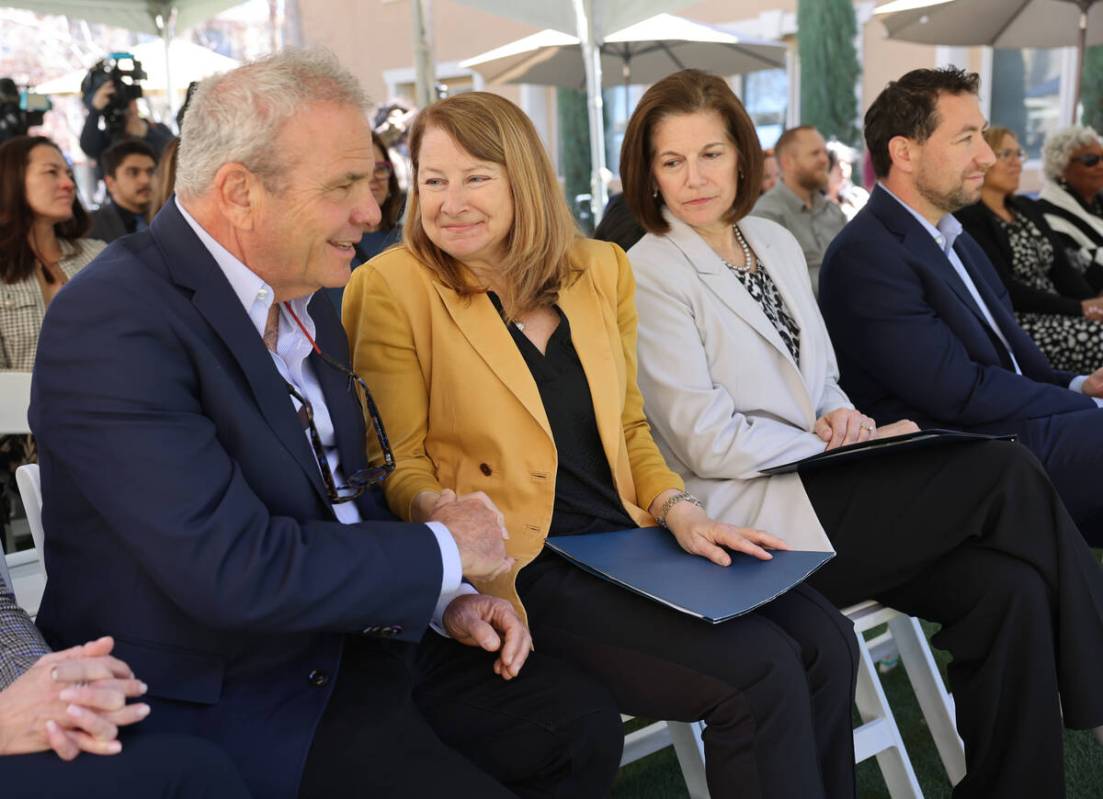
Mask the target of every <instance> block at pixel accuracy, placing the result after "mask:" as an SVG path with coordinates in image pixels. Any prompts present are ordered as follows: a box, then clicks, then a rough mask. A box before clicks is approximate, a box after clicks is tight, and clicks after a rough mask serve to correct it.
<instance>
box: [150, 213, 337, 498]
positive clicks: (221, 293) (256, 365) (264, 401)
mask: <svg viewBox="0 0 1103 799" xmlns="http://www.w3.org/2000/svg"><path fill="white" fill-rule="evenodd" d="M151 232H152V234H153V238H154V240H155V241H156V242H157V246H158V248H159V249H160V250H161V253H162V257H163V258H164V261H165V263H166V265H167V266H168V269H169V272H170V274H171V275H172V278H173V280H174V281H175V282H176V283H177V284H178V285H181V286H184V287H185V288H188V289H191V290H192V291H193V292H194V293H193V295H192V304H193V305H194V306H195V308H196V310H197V311H199V313H200V314H201V315H202V316H203V318H204V319H205V320H206V321H207V324H209V325H210V326H211V329H212V330H214V332H215V334H216V335H217V336H218V337H219V338H220V339H222V341H223V343H224V344H225V345H226V349H227V350H228V351H229V353H230V355H231V357H233V359H234V360H235V361H236V362H237V364H238V366H239V367H240V368H241V371H242V373H243V374H244V375H245V380H246V382H247V383H248V384H249V388H250V390H251V391H252V393H253V398H254V400H255V401H256V403H257V407H258V408H259V409H260V412H261V414H262V415H263V416H264V418H265V421H267V422H268V425H269V427H271V428H272V432H273V433H275V435H276V437H277V438H278V439H279V440H280V442H281V443H282V444H283V445H284V447H285V448H286V449H287V451H288V452H289V453H290V454H291V455H292V457H294V459H295V461H296V462H297V463H298V464H299V466H300V468H302V470H303V473H304V474H305V476H306V478H307V479H308V480H309V481H310V482H311V484H312V485H313V486H314V488H315V490H316V491H317V493H318V496H319V498H320V499H321V500H322V501H323V502H324V503H325V504H326V506H327V507H328V506H329V498H328V496H327V495H326V491H325V486H324V485H323V483H322V476H321V473H320V472H319V470H318V461H317V459H316V458H315V456H314V452H313V450H312V449H311V447H310V443H309V442H308V441H307V438H306V434H305V433H304V432H303V428H302V425H301V424H300V422H299V418H298V416H297V415H296V414H295V410H294V407H293V406H292V404H291V400H290V397H289V395H288V391H287V385H286V384H285V383H284V381H283V378H282V377H280V373H279V372H278V371H277V370H276V365H275V364H274V363H273V362H272V355H271V353H269V352H268V350H267V349H265V347H264V342H263V340H262V339H261V337H260V336H259V335H257V331H256V328H254V327H253V324H252V322H250V321H249V316H248V314H246V313H245V309H244V308H243V307H242V306H241V303H240V302H239V301H238V298H237V295H236V294H234V291H233V289H232V288H231V287H230V283H229V281H227V280H226V276H225V275H224V274H223V273H222V270H221V269H220V268H219V267H218V264H217V263H216V262H215V260H214V258H213V257H212V256H211V254H210V253H209V252H207V249H206V248H205V247H204V246H203V243H202V242H201V241H199V239H198V237H196V235H195V233H194V231H192V229H191V228H190V227H189V226H188V223H187V221H186V220H185V219H184V217H183V216H181V214H180V212H179V211H178V210H177V209H176V205H175V202H174V201H173V200H172V199H170V200H169V202H168V203H167V204H166V206H165V208H164V209H162V210H161V212H160V213H158V215H157V218H156V219H155V220H154V222H153V226H152V230H151ZM170 253H171V257H170V256H169V254H170Z"/></svg>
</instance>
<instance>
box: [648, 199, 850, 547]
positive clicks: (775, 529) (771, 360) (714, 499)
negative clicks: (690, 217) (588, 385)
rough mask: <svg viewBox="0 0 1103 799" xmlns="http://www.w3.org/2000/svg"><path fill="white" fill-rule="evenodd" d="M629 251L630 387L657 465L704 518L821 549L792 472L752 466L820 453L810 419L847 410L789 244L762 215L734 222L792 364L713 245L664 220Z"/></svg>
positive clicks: (820, 533) (819, 533)
mask: <svg viewBox="0 0 1103 799" xmlns="http://www.w3.org/2000/svg"><path fill="white" fill-rule="evenodd" d="M666 219H667V221H668V222H669V223H670V225H671V230H670V232H669V233H668V234H667V235H665V236H655V235H652V234H648V235H646V236H644V237H643V238H642V239H641V240H640V241H639V242H638V243H637V244H636V246H634V247H633V248H632V249H631V250H630V251H629V253H628V257H629V260H630V261H631V262H632V268H633V271H634V272H635V275H636V304H637V306H638V310H639V384H640V389H641V390H642V391H643V395H644V402H645V411H646V413H647V417H648V419H649V420H650V421H651V425H652V427H653V431H654V437H655V441H656V442H657V443H658V445H659V447H660V449H661V450H662V453H663V455H664V456H665V457H666V461H667V463H668V464H669V465H670V466H671V468H673V469H674V470H675V471H677V472H679V473H680V474H681V475H682V476H683V477H684V478H685V481H686V489H687V490H688V491H690V492H692V493H693V494H695V495H697V496H698V497H699V498H700V499H701V501H702V502H704V504H705V508H706V510H707V511H708V513H709V515H711V516H712V517H713V518H718V519H722V520H724V521H726V522H729V523H731V524H737V525H741V526H745V527H755V528H758V529H760V530H765V531H767V532H769V533H772V534H773V535H776V536H778V537H779V538H782V539H784V540H785V541H786V542H787V543H788V544H789V545H790V546H792V547H793V548H794V549H808V550H820V551H823V550H832V549H833V548H832V546H831V542H830V541H829V540H828V538H827V535H826V533H825V532H824V529H823V525H821V524H820V521H819V519H818V518H817V517H816V514H815V511H814V510H813V509H812V504H811V502H810V501H809V499H808V495H807V494H806V493H805V491H804V486H803V484H802V483H801V481H800V478H799V477H798V476H797V475H796V474H793V473H791V474H786V475H778V476H775V477H766V476H764V475H762V474H761V470H762V469H766V468H769V467H771V466H777V465H780V464H783V463H788V462H789V461H793V460H797V459H799V458H803V457H806V456H808V455H814V454H816V453H818V452H822V451H823V449H824V446H825V444H824V442H823V440H822V439H820V438H819V437H818V436H817V435H815V433H813V432H812V430H813V427H814V425H815V422H816V419H817V418H818V417H820V416H822V415H823V414H824V413H826V412H827V411H831V410H834V409H835V408H840V407H846V408H852V407H853V405H851V403H850V400H849V399H847V396H846V394H844V393H843V391H842V389H841V388H839V384H838V379H839V369H838V366H837V364H836V361H835V351H834V349H833V348H832V346H831V340H830V339H829V338H828V335H827V329H826V327H825V326H824V322H823V317H822V316H820V312H819V308H818V307H817V305H816V300H815V298H814V296H813V294H812V287H811V284H810V283H809V278H808V268H807V266H806V265H805V260H804V255H803V253H802V252H801V248H800V245H799V244H797V241H796V239H795V238H793V236H792V234H790V233H789V232H788V231H787V230H785V229H784V228H783V227H781V226H780V225H777V224H775V223H774V222H770V221H768V220H766V219H757V218H754V217H748V218H745V219H743V220H742V221H741V222H740V223H739V229H740V230H741V231H742V232H743V235H744V237H746V239H747V241H748V243H749V244H750V245H751V247H752V249H753V250H754V252H755V253H756V254H757V255H758V257H759V259H760V262H761V265H762V266H764V267H765V268H766V270H767V271H768V272H769V274H770V276H771V277H772V278H773V280H774V283H776V284H777V287H778V291H779V292H780V294H781V297H782V299H783V300H784V302H785V306H786V308H787V309H788V311H789V312H790V314H791V315H792V317H793V319H794V320H795V321H796V323H797V325H798V326H799V327H800V363H799V364H798V363H796V362H794V361H793V358H792V356H791V355H790V354H789V350H788V349H787V348H786V346H785V344H784V342H783V341H782V340H781V337H780V336H779V335H778V333H777V330H776V329H775V328H774V326H773V324H771V322H770V320H769V319H767V318H766V315H765V313H763V311H762V309H761V307H760V306H759V304H758V303H757V302H756V301H755V300H754V299H752V298H751V295H750V294H749V293H748V292H747V290H746V289H745V288H744V287H743V284H742V283H740V282H739V279H738V278H736V276H735V275H733V274H731V271H730V270H729V269H728V268H727V267H726V266H725V265H724V263H723V261H721V260H720V257H719V256H718V255H717V254H716V253H715V252H713V250H712V248H710V247H709V246H708V244H706V243H705V241H704V240H703V239H702V238H701V237H700V236H698V235H697V233H695V232H694V231H693V229H692V228H690V227H689V226H688V225H686V224H684V223H683V222H680V221H679V220H678V219H676V218H674V216H673V215H671V214H670V212H669V211H667V212H666Z"/></svg>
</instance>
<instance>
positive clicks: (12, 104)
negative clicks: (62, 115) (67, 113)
mask: <svg viewBox="0 0 1103 799" xmlns="http://www.w3.org/2000/svg"><path fill="white" fill-rule="evenodd" d="M52 107H53V104H52V103H51V102H50V100H49V98H47V97H43V96H42V95H39V94H32V93H30V92H20V91H19V87H18V86H16V85H15V81H14V80H12V79H11V78H0V144H3V143H4V142H6V141H7V140H8V139H14V138H15V137H16V136H26V135H27V132H28V131H29V130H30V129H31V128H32V127H34V126H36V125H41V124H42V123H43V121H44V120H45V114H46V112H47V111H49V110H50V109H51V108H52Z"/></svg>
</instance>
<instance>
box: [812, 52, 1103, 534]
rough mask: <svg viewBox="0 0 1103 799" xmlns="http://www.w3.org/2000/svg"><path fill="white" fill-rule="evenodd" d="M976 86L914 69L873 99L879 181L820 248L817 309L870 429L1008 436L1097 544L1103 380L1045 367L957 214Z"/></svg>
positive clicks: (959, 76) (970, 147) (965, 185)
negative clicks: (896, 426)
mask: <svg viewBox="0 0 1103 799" xmlns="http://www.w3.org/2000/svg"><path fill="white" fill-rule="evenodd" d="M977 88H978V82H977V76H976V75H975V74H967V73H964V72H962V71H960V70H956V69H953V68H950V69H943V70H930V69H921V70H914V71H913V72H909V73H908V74H906V75H904V76H903V77H902V78H901V79H900V80H898V81H895V82H893V83H890V84H889V85H888V87H886V89H885V90H884V91H883V92H882V93H881V95H880V96H879V97H878V98H877V100H875V101H874V103H873V105H872V106H871V107H870V109H869V111H868V113H867V114H866V118H865V135H866V143H867V147H868V149H869V152H870V156H871V158H872V161H873V165H874V169H875V170H876V172H877V175H878V178H879V180H880V182H879V185H878V186H877V188H876V189H875V190H874V192H873V195H872V197H871V198H870V201H869V203H868V204H867V205H866V207H865V208H864V209H863V210H862V211H861V212H860V213H859V214H858V215H857V216H856V217H855V218H854V219H853V221H851V222H850V224H848V225H847V226H846V227H845V228H844V229H843V231H842V233H841V234H840V235H839V236H838V237H837V238H836V239H835V241H834V242H833V243H832V245H831V246H830V247H829V248H828V251H827V254H826V256H825V258H824V265H823V270H822V272H821V275H820V305H821V308H822V310H823V315H824V319H825V320H826V321H827V326H828V330H829V332H830V334H831V339H832V341H833V343H834V345H835V350H836V352H837V354H838V358H839V367H840V370H841V374H842V384H843V387H844V388H845V389H846V392H847V394H849V395H850V397H851V398H852V399H853V401H854V402H855V403H856V404H857V405H858V406H859V407H861V408H864V409H865V410H866V412H867V413H870V414H871V415H873V417H874V418H875V419H876V420H877V421H878V422H879V423H880V422H887V421H892V420H896V419H900V418H903V417H907V418H910V419H912V420H913V421H915V422H916V423H918V424H919V425H920V426H921V427H949V428H957V429H963V430H970V431H975V432H983V433H1011V434H1014V435H1016V436H1017V437H1018V438H1019V440H1020V441H1022V443H1023V444H1025V445H1026V446H1027V447H1029V448H1030V449H1031V450H1032V451H1033V452H1034V454H1035V455H1037V457H1038V458H1039V459H1040V460H1041V461H1042V463H1043V464H1045V466H1046V469H1047V471H1048V472H1049V475H1050V478H1051V479H1052V480H1053V482H1054V484H1055V485H1056V486H1057V489H1058V490H1059V491H1060V493H1061V496H1062V498H1063V499H1064V501H1065V504H1066V505H1067V506H1068V508H1069V510H1070V512H1071V513H1072V515H1073V517H1074V518H1075V519H1076V520H1077V522H1078V524H1079V525H1080V529H1081V532H1082V533H1083V534H1084V536H1085V538H1087V539H1088V541H1089V542H1091V543H1093V544H1095V545H1097V546H1098V545H1103V491H1100V490H1099V474H1100V470H1101V467H1103V411H1101V410H1100V409H1099V400H1098V398H1099V397H1100V396H1103V370H1101V371H1099V372H1096V373H1095V374H1093V375H1072V374H1068V373H1066V372H1062V371H1059V370H1056V369H1054V368H1053V367H1052V366H1051V365H1050V364H1049V361H1047V360H1046V357H1045V356H1044V355H1043V354H1042V352H1041V351H1040V350H1039V349H1038V347H1037V346H1036V345H1035V344H1034V342H1033V341H1032V340H1031V339H1030V337H1029V336H1027V334H1026V333H1024V332H1023V330H1022V329H1021V328H1020V327H1019V326H1018V323H1017V322H1016V321H1015V317H1014V316H1013V314H1012V310H1011V302H1010V299H1009V297H1008V294H1007V289H1006V288H1005V287H1004V285H1003V284H1002V282H1001V281H1000V279H999V276H998V275H997V274H996V271H995V269H993V267H992V264H991V263H990V262H989V261H988V259H987V257H986V256H985V254H984V251H983V250H981V248H980V247H979V246H978V245H977V244H976V242H974V241H973V240H972V239H971V238H970V237H969V235H968V234H967V233H963V232H962V230H961V225H960V223H958V221H957V220H956V219H955V218H954V216H953V212H954V211H956V210H958V209H960V208H962V207H965V206H966V205H969V204H971V203H973V202H976V200H977V198H978V197H979V195H980V186H981V183H982V182H983V178H984V173H985V171H986V170H987V169H988V168H989V167H990V166H991V165H992V164H993V163H995V154H994V153H993V152H992V150H991V148H989V147H988V145H987V144H986V143H985V141H984V138H983V137H982V136H981V131H982V130H983V128H984V127H985V124H986V123H985V120H984V116H983V114H982V113H981V111H980V105H979V102H978V100H977Z"/></svg>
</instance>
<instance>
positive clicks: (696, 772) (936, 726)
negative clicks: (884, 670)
mask: <svg viewBox="0 0 1103 799" xmlns="http://www.w3.org/2000/svg"><path fill="white" fill-rule="evenodd" d="M843 614H844V615H845V616H846V617H847V618H848V619H850V620H851V621H852V622H854V632H855V635H856V636H857V637H858V649H859V656H860V662H859V664H858V686H857V693H856V696H855V704H856V705H857V706H858V715H859V717H860V718H861V720H862V724H861V725H860V726H859V727H857V728H856V729H855V730H854V762H855V763H861V762H862V761H863V760H867V759H869V758H871V757H876V758H877V765H878V767H879V768H880V769H881V774H882V776H883V777H884V780H885V785H886V787H887V788H888V792H889V796H891V797H892V799H913V798H914V799H922V796H923V792H922V791H921V790H920V787H919V781H918V780H917V779H916V777H915V770H914V769H913V768H912V765H911V761H910V760H909V759H908V753H907V751H906V750H905V748H904V741H903V739H902V738H901V736H900V729H899V727H897V725H896V719H895V718H894V717H893V715H892V709H891V708H890V707H889V703H888V699H887V698H886V697H885V691H884V688H882V686H881V679H880V675H878V673H877V666H876V663H875V661H874V658H873V657H872V656H871V654H870V644H872V643H875V642H876V643H883V641H884V636H878V638H876V639H874V641H873V642H867V641H866V640H865V635H864V633H866V632H867V631H869V630H872V629H873V628H875V627H879V626H880V625H882V624H887V625H888V628H889V632H888V633H887V634H886V635H891V637H892V638H893V640H894V643H895V644H896V647H897V649H898V651H899V653H900V660H901V662H902V663H903V664H904V670H905V671H906V672H907V675H908V679H909V680H910V681H911V684H912V690H914V691H915V696H916V699H917V701H918V702H919V707H920V710H921V711H922V712H923V717H924V719H925V720H926V722H927V725H928V727H929V729H930V731H931V735H932V737H933V738H934V742H935V747H936V748H937V749H938V754H939V757H940V758H941V760H942V765H943V767H944V768H945V769H946V773H947V775H948V776H949V778H950V782H951V783H953V784H955V785H956V784H957V783H958V782H960V781H961V778H962V777H964V776H965V750H964V748H963V746H962V743H961V738H959V737H958V734H957V727H956V726H955V724H954V705H953V697H951V696H950V695H949V694H948V693H947V692H946V688H945V686H944V685H943V683H942V676H941V675H940V674H939V672H938V665H937V664H936V663H935V660H934V656H933V655H932V654H931V648H930V645H929V644H928V643H927V637H926V635H924V633H923V628H922V627H921V626H920V624H919V621H918V620H917V619H915V618H913V617H911V616H906V615H904V614H903V613H900V612H898V611H896V610H893V609H892V608H887V607H885V606H883V605H881V604H880V603H878V602H875V601H873V600H867V601H866V602H860V603H858V604H857V605H854V606H853V607H849V608H847V609H845V610H844V611H843ZM703 731H704V724H703V723H702V722H694V723H692V724H686V723H681V722H673V721H671V722H667V721H657V722H655V723H653V724H650V725H648V726H647V727H644V728H643V729H640V730H636V731H635V732H632V733H630V734H629V735H627V736H625V739H624V756H623V757H622V758H621V765H622V766H623V765H625V764H627V763H631V762H632V761H634V760H638V759H639V758H641V757H644V756H646V755H649V754H651V753H652V752H655V751H657V750H659V749H662V748H663V747H665V746H669V745H670V744H671V743H673V744H674V748H675V752H676V753H677V755H678V764H679V766H680V767H681V769H682V778H683V779H684V780H685V781H686V788H687V789H688V790H689V795H690V797H691V799H708V796H709V793H708V788H707V786H706V784H705V750H704V746H703V745H702V742H701V733H702V732H703Z"/></svg>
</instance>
